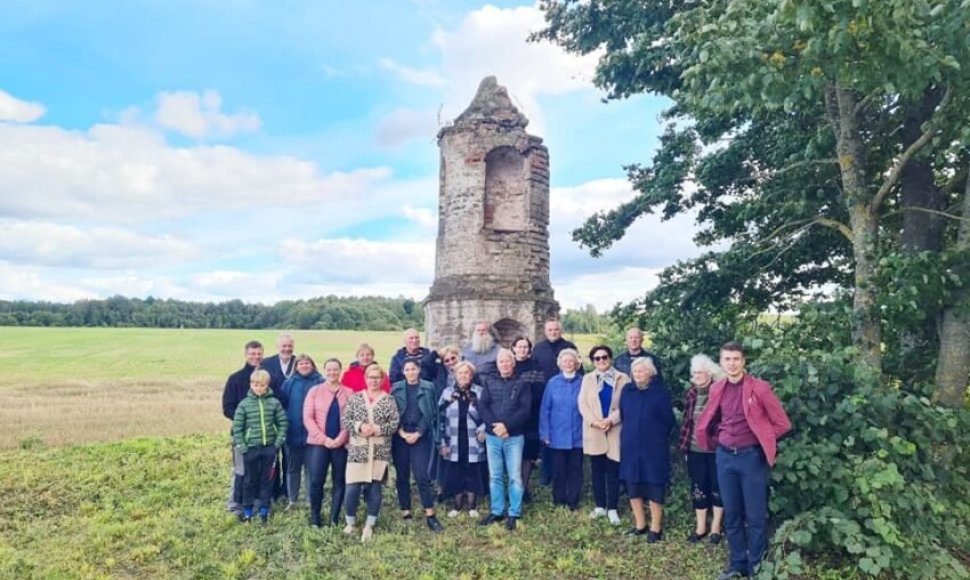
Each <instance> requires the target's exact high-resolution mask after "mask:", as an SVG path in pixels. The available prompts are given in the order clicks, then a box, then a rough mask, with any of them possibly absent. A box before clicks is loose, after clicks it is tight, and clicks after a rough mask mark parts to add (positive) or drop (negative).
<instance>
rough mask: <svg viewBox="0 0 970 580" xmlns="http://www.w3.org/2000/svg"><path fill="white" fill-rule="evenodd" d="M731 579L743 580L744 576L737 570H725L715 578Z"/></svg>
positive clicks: (718, 579)
mask: <svg viewBox="0 0 970 580" xmlns="http://www.w3.org/2000/svg"><path fill="white" fill-rule="evenodd" d="M733 578H744V574H742V573H741V572H738V571H737V570H725V571H724V572H722V573H721V575H720V576H718V577H717V580H732V579H733Z"/></svg>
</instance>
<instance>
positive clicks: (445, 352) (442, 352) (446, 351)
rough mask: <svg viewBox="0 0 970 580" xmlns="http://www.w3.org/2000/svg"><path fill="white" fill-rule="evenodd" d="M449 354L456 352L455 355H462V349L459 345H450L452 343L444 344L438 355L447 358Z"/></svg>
mask: <svg viewBox="0 0 970 580" xmlns="http://www.w3.org/2000/svg"><path fill="white" fill-rule="evenodd" d="M448 354H455V355H459V356H460V355H461V351H460V350H458V347H457V346H453V345H450V344H449V345H448V346H443V347H441V348H439V349H438V356H439V357H441V358H445V356H446V355H448Z"/></svg>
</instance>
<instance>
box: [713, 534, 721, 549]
mask: <svg viewBox="0 0 970 580" xmlns="http://www.w3.org/2000/svg"><path fill="white" fill-rule="evenodd" d="M720 543H721V534H711V545H712V546H716V545H718V544H720Z"/></svg>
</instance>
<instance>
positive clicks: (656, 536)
mask: <svg viewBox="0 0 970 580" xmlns="http://www.w3.org/2000/svg"><path fill="white" fill-rule="evenodd" d="M663 539H664V532H663V530H660V531H659V532H647V543H648V544H656V543H657V542H659V541H661V540H663Z"/></svg>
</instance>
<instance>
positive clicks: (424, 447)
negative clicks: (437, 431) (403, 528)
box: [391, 434, 435, 510]
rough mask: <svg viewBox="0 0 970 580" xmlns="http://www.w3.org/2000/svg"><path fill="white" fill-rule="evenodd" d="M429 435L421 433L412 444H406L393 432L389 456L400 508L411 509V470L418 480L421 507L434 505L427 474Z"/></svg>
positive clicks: (429, 447) (429, 450)
mask: <svg viewBox="0 0 970 580" xmlns="http://www.w3.org/2000/svg"><path fill="white" fill-rule="evenodd" d="M431 448H432V444H431V436H430V435H429V434H425V435H422V436H421V438H420V439H418V442H417V443H415V444H414V445H408V444H407V442H406V441H404V439H403V438H401V436H400V435H397V434H395V435H394V439H392V441H391V457H392V459H393V461H394V470H395V471H396V472H397V478H396V480H395V482H394V484H395V486H396V487H397V504H398V507H400V508H401V509H402V510H410V509H411V472H412V471H413V472H414V479H415V480H416V481H417V482H418V495H419V496H421V507H423V508H424V509H430V508H433V507H434V497H435V493H434V489H433V487H432V485H431V478H430V477H429V476H428V467H429V466H430V465H431Z"/></svg>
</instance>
